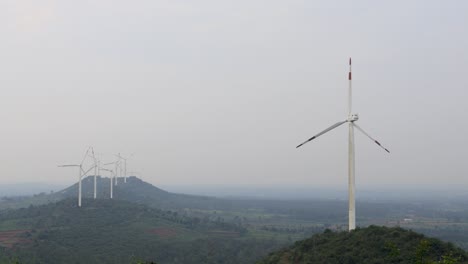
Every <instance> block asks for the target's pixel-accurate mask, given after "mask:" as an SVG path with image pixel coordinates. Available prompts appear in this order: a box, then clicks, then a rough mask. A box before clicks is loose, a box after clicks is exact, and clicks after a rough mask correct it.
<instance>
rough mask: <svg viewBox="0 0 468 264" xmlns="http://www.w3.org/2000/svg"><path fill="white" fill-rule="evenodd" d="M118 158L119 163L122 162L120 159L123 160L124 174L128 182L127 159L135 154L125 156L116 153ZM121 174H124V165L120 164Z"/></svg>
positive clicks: (125, 181)
mask: <svg viewBox="0 0 468 264" xmlns="http://www.w3.org/2000/svg"><path fill="white" fill-rule="evenodd" d="M116 156H117V157H118V158H119V163H120V160H123V161H124V162H123V176H124V183H127V160H128V159H130V158H131V157H132V156H133V153H132V154H131V155H130V156H128V157H126V158H124V157H122V156H121V155H120V153H119V154H117V155H116ZM120 175H122V167H121V166H120Z"/></svg>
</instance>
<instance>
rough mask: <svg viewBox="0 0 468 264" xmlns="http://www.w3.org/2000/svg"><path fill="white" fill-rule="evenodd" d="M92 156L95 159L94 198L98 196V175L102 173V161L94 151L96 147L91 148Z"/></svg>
mask: <svg viewBox="0 0 468 264" xmlns="http://www.w3.org/2000/svg"><path fill="white" fill-rule="evenodd" d="M91 154H92V155H91V157H92V158H93V160H94V199H96V197H97V179H96V178H97V176H98V175H99V174H100V169H101V167H100V161H99V159H98V158H96V154H95V153H94V148H91Z"/></svg>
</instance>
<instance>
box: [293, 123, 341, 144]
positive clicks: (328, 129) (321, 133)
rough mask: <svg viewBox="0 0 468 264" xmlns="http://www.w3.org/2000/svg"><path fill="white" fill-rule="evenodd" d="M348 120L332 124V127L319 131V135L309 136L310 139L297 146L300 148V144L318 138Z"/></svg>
mask: <svg viewBox="0 0 468 264" xmlns="http://www.w3.org/2000/svg"><path fill="white" fill-rule="evenodd" d="M346 122H348V120H345V121H341V122H338V123H336V124H334V125H332V126H331V127H329V128H327V129H325V130H323V131H322V132H320V133H318V134H317V135H315V136H313V137H311V138H309V139H308V140H306V141H304V142H302V143H301V144H299V145H298V146H297V147H296V148H299V147H300V146H302V145H304V144H305V143H307V142H309V141H311V140H313V139H315V138H318V137H319V136H321V135H323V134H325V133H327V132H328V131H330V130H332V129H335V128H337V127H339V126H341V125H342V124H344V123H346Z"/></svg>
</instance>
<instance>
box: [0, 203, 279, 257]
mask: <svg viewBox="0 0 468 264" xmlns="http://www.w3.org/2000/svg"><path fill="white" fill-rule="evenodd" d="M85 202H86V204H87V206H86V207H82V208H78V207H77V206H76V202H75V199H66V200H63V201H61V202H58V203H53V204H49V205H43V206H30V207H29V208H25V209H19V210H11V211H3V212H2V213H1V215H0V223H1V224H2V227H3V228H5V227H6V226H7V225H8V226H10V227H14V228H12V230H14V231H13V232H15V233H14V234H15V235H14V236H11V232H12V231H5V232H0V244H2V245H3V248H2V249H1V251H0V252H1V257H2V258H3V261H10V260H12V259H18V260H19V261H20V262H21V263H47V264H53V263H90V264H91V263H130V262H132V261H133V260H137V259H142V260H146V261H157V263H162V264H163V263H249V262H253V261H255V259H258V258H259V257H261V256H262V255H265V254H267V253H268V252H269V251H270V250H272V249H274V248H277V247H278V246H279V244H278V243H277V242H275V241H271V240H262V241H260V240H256V239H253V238H249V237H247V236H246V235H245V232H246V230H245V229H244V228H242V227H239V226H238V225H234V224H229V223H225V222H222V221H211V220H209V219H199V218H192V217H187V216H183V215H179V214H177V213H175V212H171V211H164V210H159V209H154V208H149V207H146V206H144V205H138V204H134V203H129V202H125V201H115V200H85ZM2 235H3V236H2ZM6 235H8V236H6Z"/></svg>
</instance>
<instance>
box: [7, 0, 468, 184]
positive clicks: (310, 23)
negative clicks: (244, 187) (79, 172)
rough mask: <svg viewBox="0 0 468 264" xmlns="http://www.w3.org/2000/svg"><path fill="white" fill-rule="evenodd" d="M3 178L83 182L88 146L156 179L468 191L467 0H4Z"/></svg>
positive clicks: (192, 182) (164, 181) (152, 180)
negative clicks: (343, 123)
mask: <svg viewBox="0 0 468 264" xmlns="http://www.w3.org/2000/svg"><path fill="white" fill-rule="evenodd" d="M0 5H1V6H0V17H1V20H2V23H0V30H1V31H2V35H3V38H2V39H3V40H2V43H1V44H0V45H1V49H0V54H1V57H2V62H1V63H0V70H1V72H2V78H0V85H1V86H2V87H4V89H3V94H2V96H1V98H0V108H1V109H0V110H1V111H0V113H1V117H2V127H3V136H2V137H1V141H0V142H1V145H2V149H3V151H2V153H1V159H2V160H3V162H2V168H1V169H2V175H4V176H3V177H2V178H1V179H0V181H1V182H0V183H2V184H5V183H17V182H49V183H54V182H59V183H62V184H67V185H68V184H71V183H73V182H75V180H76V179H75V177H73V174H71V172H68V171H64V170H60V169H57V168H56V165H58V164H62V163H68V162H76V161H78V160H80V159H81V157H82V155H83V152H84V151H85V150H86V148H87V147H88V146H89V145H92V146H94V147H95V148H96V149H97V150H98V151H99V152H101V153H103V154H105V155H107V157H106V156H105V155H104V156H103V159H106V158H107V159H112V158H113V157H112V156H111V155H113V154H114V153H117V152H122V153H124V154H130V153H135V156H134V158H133V159H132V160H131V162H130V163H129V166H131V168H132V169H133V170H137V171H139V172H140V173H141V175H142V177H143V178H144V179H145V180H147V181H149V182H152V183H155V184H171V185H177V184H294V185H310V186H321V185H338V186H342V187H345V186H346V185H345V184H346V173H347V170H346V153H347V152H346V149H347V144H346V137H347V132H346V129H344V128H339V129H337V130H336V131H333V132H331V133H330V134H329V135H327V137H323V138H320V139H319V140H317V141H316V142H314V143H315V144H314V145H313V146H312V145H310V146H306V147H305V148H304V149H299V150H296V149H295V148H294V146H295V145H297V143H299V142H301V141H302V140H304V139H305V138H307V137H309V136H310V135H313V134H314V133H316V132H318V131H319V130H320V129H323V128H324V127H327V126H329V125H331V124H332V123H333V122H336V121H338V120H342V119H343V117H344V116H345V114H346V96H347V90H346V89H347V86H346V82H347V80H346V74H347V58H348V57H349V56H352V57H353V58H354V60H353V62H354V63H353V66H354V67H353V72H354V106H355V111H356V112H357V113H360V116H361V120H360V124H361V125H362V126H363V127H364V128H365V129H367V130H368V131H369V132H370V133H371V134H372V135H375V136H376V137H378V138H379V139H380V141H381V142H382V143H384V144H385V145H386V146H388V147H389V148H390V150H391V151H392V153H391V155H385V153H381V152H380V150H379V149H378V148H377V147H375V146H373V145H372V143H370V142H366V140H365V138H364V137H362V136H361V135H357V136H356V141H357V144H358V148H357V150H356V153H357V154H356V155H357V157H356V159H357V172H356V174H357V178H356V180H357V186H358V187H359V186H365V185H387V184H396V185H415V186H418V185H421V184H423V185H435V186H444V188H445V187H446V186H451V185H455V186H467V185H468V178H467V177H465V176H466V175H467V167H466V166H465V160H466V158H467V156H466V153H465V151H464V150H465V149H466V148H467V147H468V141H467V140H464V138H463V135H464V134H466V132H467V130H468V127H467V125H466V123H465V122H463V120H465V119H466V113H468V109H467V107H468V106H467V104H466V102H465V100H466V98H467V96H468V89H466V87H467V85H468V80H467V78H466V77H465V76H466V74H465V72H466V69H467V68H468V51H467V50H466V46H467V44H468V37H467V34H465V33H466V29H465V25H466V24H468V23H467V22H468V21H467V19H468V18H467V17H466V15H465V14H466V12H465V11H466V10H467V3H465V2H464V1H451V2H450V3H446V2H440V1H412V2H411V3H408V2H406V1H392V2H391V3H390V2H388V3H375V2H373V1H353V2H352V3H351V2H350V3H347V2H342V1H326V2H325V1H322V2H310V3H309V2H304V1H288V2H284V1H223V2H219V1H197V2H196V3H189V2H185V1H138V3H133V2H132V3H130V2H127V1H98V2H96V1H80V2H79V3H77V2H74V1H40V2H37V1H2V3H1V4H0Z"/></svg>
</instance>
